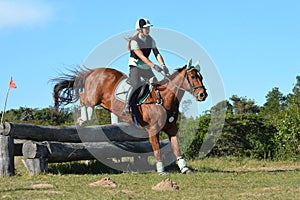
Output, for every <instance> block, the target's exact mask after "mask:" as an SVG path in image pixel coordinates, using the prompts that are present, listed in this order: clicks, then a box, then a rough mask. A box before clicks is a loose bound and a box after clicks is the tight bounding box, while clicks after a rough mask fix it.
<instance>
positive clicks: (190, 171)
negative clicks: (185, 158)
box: [184, 169, 194, 174]
mask: <svg viewBox="0 0 300 200" xmlns="http://www.w3.org/2000/svg"><path fill="white" fill-rule="evenodd" d="M193 173H194V172H193V170H191V169H188V170H187V171H186V172H185V173H184V174H193Z"/></svg>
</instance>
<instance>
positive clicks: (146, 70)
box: [123, 18, 169, 114]
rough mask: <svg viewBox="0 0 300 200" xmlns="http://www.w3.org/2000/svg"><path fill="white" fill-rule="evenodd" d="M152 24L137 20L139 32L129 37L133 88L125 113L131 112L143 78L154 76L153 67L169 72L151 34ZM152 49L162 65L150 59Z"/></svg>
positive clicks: (130, 72)
mask: <svg viewBox="0 0 300 200" xmlns="http://www.w3.org/2000/svg"><path fill="white" fill-rule="evenodd" d="M151 26H153V25H152V24H151V23H150V22H149V20H148V19H146V18H141V19H139V20H137V22H136V24H135V29H136V31H137V32H136V33H135V34H134V35H133V36H132V37H130V38H129V39H128V44H127V48H128V50H129V51H130V57H129V61H128V65H129V68H130V71H129V81H130V84H131V86H132V88H131V89H130V90H129V91H128V94H127V98H126V102H125V103H126V105H125V108H124V112H123V113H124V114H128V113H129V112H130V111H129V107H130V105H129V101H130V99H131V96H132V94H133V93H134V91H135V90H136V89H138V88H139V87H140V86H141V85H142V80H141V78H143V79H144V80H149V79H150V78H152V77H154V73H153V72H152V70H151V67H152V68H153V69H155V70H156V71H158V72H161V71H164V73H165V74H168V73H169V71H168V69H167V67H166V65H165V62H164V59H163V57H162V55H161V54H160V53H159V51H158V49H157V47H156V43H155V40H154V39H153V38H152V37H151V36H150V34H149V33H150V27H151ZM151 51H152V52H153V54H154V55H155V58H156V60H157V61H158V63H159V64H160V66H158V65H156V64H154V63H153V62H152V61H151V60H149V55H150V53H151Z"/></svg>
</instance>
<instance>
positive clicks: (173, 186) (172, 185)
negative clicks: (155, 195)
mask: <svg viewBox="0 0 300 200" xmlns="http://www.w3.org/2000/svg"><path fill="white" fill-rule="evenodd" d="M152 190H179V186H178V185H177V183H176V182H174V181H171V180H170V179H169V178H168V179H166V180H163V181H161V182H160V183H158V184H157V185H155V186H153V187H152Z"/></svg>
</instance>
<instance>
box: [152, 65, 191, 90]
mask: <svg viewBox="0 0 300 200" xmlns="http://www.w3.org/2000/svg"><path fill="white" fill-rule="evenodd" d="M185 67H186V65H185V66H183V67H181V68H177V69H175V72H174V73H173V74H171V75H170V76H167V77H166V78H164V79H163V80H161V81H159V82H157V84H159V85H164V84H167V83H168V82H170V80H173V79H174V78H175V77H176V76H177V74H178V73H180V72H181V71H182V70H184V69H185Z"/></svg>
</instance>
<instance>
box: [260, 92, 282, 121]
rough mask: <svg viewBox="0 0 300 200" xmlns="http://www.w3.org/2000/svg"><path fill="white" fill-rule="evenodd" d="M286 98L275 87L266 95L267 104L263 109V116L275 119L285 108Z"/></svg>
mask: <svg viewBox="0 0 300 200" xmlns="http://www.w3.org/2000/svg"><path fill="white" fill-rule="evenodd" d="M285 100H286V97H285V96H284V95H283V94H282V93H281V92H280V91H279V88H278V87H275V88H273V89H272V91H270V92H269V93H268V94H267V95H266V103H264V105H263V107H262V108H261V113H260V114H261V116H263V117H264V118H266V119H274V118H275V117H276V115H278V114H279V112H280V111H282V110H283V109H284V107H285Z"/></svg>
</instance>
